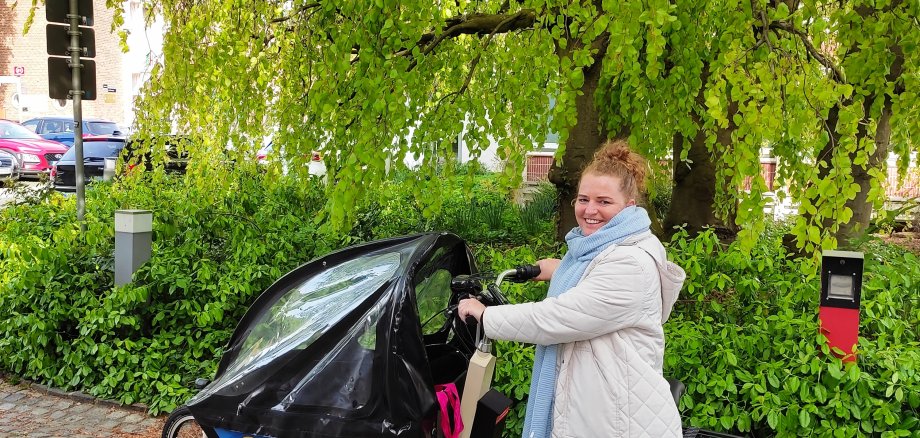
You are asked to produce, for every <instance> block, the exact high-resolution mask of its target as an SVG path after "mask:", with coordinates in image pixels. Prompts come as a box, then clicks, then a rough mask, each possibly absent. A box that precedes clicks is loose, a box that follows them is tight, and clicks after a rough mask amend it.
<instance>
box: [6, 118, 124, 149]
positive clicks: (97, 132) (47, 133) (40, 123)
mask: <svg viewBox="0 0 920 438" xmlns="http://www.w3.org/2000/svg"><path fill="white" fill-rule="evenodd" d="M22 126H25V127H26V128H28V129H29V130H30V131H32V132H35V133H36V134H38V135H40V136H42V138H45V139H48V140H54V141H57V142H61V143H63V144H65V145H67V147H71V146H73V119H72V118H68V117H58V116H54V117H36V118H34V119H29V120H26V121H25V122H23V123H22ZM92 136H107V137H111V136H115V137H124V134H123V130H122V129H121V128H119V127H118V124H117V123H115V122H110V121H108V120H100V119H84V120H83V137H84V138H86V137H92Z"/></svg>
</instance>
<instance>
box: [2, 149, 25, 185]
mask: <svg viewBox="0 0 920 438" xmlns="http://www.w3.org/2000/svg"><path fill="white" fill-rule="evenodd" d="M21 168H22V166H21V164H20V163H19V156H18V155H17V154H14V153H12V152H9V151H4V150H0V187H2V186H3V183H4V182H6V181H16V180H18V179H19V172H20V171H21Z"/></svg>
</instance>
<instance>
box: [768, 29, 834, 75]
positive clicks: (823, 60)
mask: <svg viewBox="0 0 920 438" xmlns="http://www.w3.org/2000/svg"><path fill="white" fill-rule="evenodd" d="M770 29H778V30H782V31H786V32H789V33H791V34H793V35H796V36H798V37H799V39H800V40H802V44H804V45H805V51H806V52H808V54H809V55H810V56H811V57H812V58H814V59H815V60H816V61H818V62H819V63H820V64H821V65H823V66H824V67H825V68H827V69H828V70H830V71H831V78H832V79H834V80H835V81H837V82H839V83H841V84H845V83H846V77H845V76H844V75H843V72H842V71H841V70H840V67H838V66H837V65H835V64H834V63H833V62H831V60H830V59H827V57H826V56H824V55H823V54H822V53H821V52H820V51H819V50H818V49H817V48H816V47H815V45H814V44H812V42H811V39H809V38H808V34H806V33H805V32H804V31H802V30H800V29H796V28H795V26H793V25H792V24H790V23H788V22H785V21H774V22H772V23H770Z"/></svg>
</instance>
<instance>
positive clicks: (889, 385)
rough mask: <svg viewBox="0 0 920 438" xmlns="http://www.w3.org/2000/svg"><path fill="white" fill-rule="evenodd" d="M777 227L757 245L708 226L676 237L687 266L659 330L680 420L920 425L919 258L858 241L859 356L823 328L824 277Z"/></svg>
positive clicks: (810, 430)
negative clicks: (833, 345) (786, 246)
mask: <svg viewBox="0 0 920 438" xmlns="http://www.w3.org/2000/svg"><path fill="white" fill-rule="evenodd" d="M780 234H781V232H776V231H775V230H774V231H773V232H771V233H768V234H767V235H765V236H764V238H763V239H761V241H760V244H759V245H758V247H757V248H755V250H754V251H753V252H752V253H747V252H745V251H744V250H743V249H741V248H740V246H737V245H734V244H733V245H730V246H728V247H722V246H721V245H719V244H718V240H717V239H716V237H715V236H714V235H713V234H712V233H711V232H707V233H704V234H701V235H700V236H699V237H698V238H697V239H694V240H686V239H682V238H680V237H678V238H677V239H676V240H675V241H674V242H673V243H674V245H675V246H674V248H673V251H672V254H673V255H674V257H675V259H676V261H677V263H678V264H680V265H682V266H683V267H684V268H685V269H687V271H688V278H687V282H686V283H685V290H684V293H683V295H682V297H681V301H680V302H678V304H677V306H676V307H675V310H674V314H673V315H672V318H671V320H670V321H669V322H668V323H667V324H666V326H665V329H666V333H667V335H668V339H667V341H668V344H667V351H666V358H665V373H666V374H668V375H670V376H674V377H677V378H680V379H681V380H683V381H684V383H686V384H687V393H688V395H687V396H686V397H684V399H683V400H682V403H681V408H682V412H683V413H684V415H685V416H686V417H688V420H687V422H688V423H690V424H692V425H695V426H702V427H707V428H711V429H716V430H738V431H742V432H754V433H755V435H757V436H772V435H776V436H836V437H852V436H877V435H879V434H880V435H881V436H920V432H918V426H920V422H918V407H920V396H918V395H917V394H920V373H917V372H916V371H915V370H916V368H917V366H918V365H920V362H918V361H920V348H918V347H920V343H918V342H917V340H918V335H920V332H918V330H917V329H916V327H918V324H917V323H918V322H920V321H918V319H920V311H918V299H920V298H918V293H917V292H920V286H918V283H917V281H918V279H920V267H918V264H917V258H916V257H915V256H913V255H911V254H908V253H906V252H905V251H902V250H900V249H898V248H895V247H891V246H887V245H884V244H881V243H879V242H870V243H869V244H867V246H866V248H864V250H865V253H866V256H867V257H866V270H865V277H864V285H863V301H862V311H861V316H860V318H861V326H860V342H859V345H858V353H859V354H858V362H857V363H856V364H844V363H842V362H841V361H840V360H839V359H837V358H836V357H835V356H834V355H833V354H831V352H830V351H829V350H828V347H827V345H826V339H825V338H824V336H823V335H821V334H819V328H818V322H817V307H818V304H819V288H820V279H819V277H818V276H817V275H816V266H815V264H814V262H813V261H812V260H803V259H798V260H794V259H791V258H790V257H789V256H788V255H786V254H785V252H784V250H783V249H782V245H781V243H780V241H779V235H780Z"/></svg>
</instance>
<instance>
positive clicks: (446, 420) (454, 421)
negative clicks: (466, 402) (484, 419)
mask: <svg viewBox="0 0 920 438" xmlns="http://www.w3.org/2000/svg"><path fill="white" fill-rule="evenodd" d="M434 392H435V394H436V395H437V396H438V406H440V408H441V414H440V415H439V416H438V417H439V418H440V423H441V433H442V434H444V438H459V437H460V432H461V431H463V418H462V417H461V415H460V394H459V393H457V385H454V384H453V383H447V384H444V385H435V386H434Z"/></svg>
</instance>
